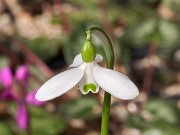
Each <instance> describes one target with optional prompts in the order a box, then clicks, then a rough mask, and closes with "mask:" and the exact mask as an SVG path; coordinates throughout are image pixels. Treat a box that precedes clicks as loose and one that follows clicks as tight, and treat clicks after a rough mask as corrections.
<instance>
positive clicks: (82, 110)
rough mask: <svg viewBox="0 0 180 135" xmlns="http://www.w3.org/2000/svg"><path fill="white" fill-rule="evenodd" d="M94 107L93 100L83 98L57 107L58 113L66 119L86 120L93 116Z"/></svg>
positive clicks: (95, 103) (94, 102)
mask: <svg viewBox="0 0 180 135" xmlns="http://www.w3.org/2000/svg"><path fill="white" fill-rule="evenodd" d="M96 105H97V101H96V100H95V99H93V98H88V97H83V98H79V99H76V100H73V101H69V102H67V103H65V104H63V105H61V106H59V112H60V114H61V115H62V116H63V118H66V119H72V118H87V117H92V116H93V108H94V107H95V106H96Z"/></svg>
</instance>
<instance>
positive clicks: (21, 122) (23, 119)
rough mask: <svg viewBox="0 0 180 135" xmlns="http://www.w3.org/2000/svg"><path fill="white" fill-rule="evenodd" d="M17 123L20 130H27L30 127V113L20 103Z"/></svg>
mask: <svg viewBox="0 0 180 135" xmlns="http://www.w3.org/2000/svg"><path fill="white" fill-rule="evenodd" d="M16 122H17V124H18V127H19V128H20V129H27V125H28V112H27V110H26V107H25V105H24V103H22V102H19V103H18V105H17V114H16Z"/></svg>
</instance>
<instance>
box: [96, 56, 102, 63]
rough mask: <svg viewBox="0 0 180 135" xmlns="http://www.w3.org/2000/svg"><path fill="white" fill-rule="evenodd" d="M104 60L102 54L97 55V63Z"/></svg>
mask: <svg viewBox="0 0 180 135" xmlns="http://www.w3.org/2000/svg"><path fill="white" fill-rule="evenodd" d="M102 60H103V57H102V56H101V55H100V54H96V58H95V61H96V62H101V61H102Z"/></svg>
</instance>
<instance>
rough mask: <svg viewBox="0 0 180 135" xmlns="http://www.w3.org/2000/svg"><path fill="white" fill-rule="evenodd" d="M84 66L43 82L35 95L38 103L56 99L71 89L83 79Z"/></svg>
mask: <svg viewBox="0 0 180 135" xmlns="http://www.w3.org/2000/svg"><path fill="white" fill-rule="evenodd" d="M84 69H85V64H82V65H81V66H79V67H78V68H73V69H70V70H67V71H64V72H62V73H60V74H58V75H56V76H54V77H53V78H51V79H50V80H48V81H47V82H45V83H44V84H43V85H42V86H41V87H40V89H39V90H38V92H37V93H36V95H35V98H36V99H37V100H39V101H46V100H50V99H53V98H56V97H58V96H60V95H62V94H64V93H65V92H67V91H68V90H70V89H71V88H73V87H74V86H75V85H76V84H77V83H78V82H79V81H80V80H81V78H82V77H83V74H84Z"/></svg>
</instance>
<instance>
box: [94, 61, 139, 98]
mask: <svg viewBox="0 0 180 135" xmlns="http://www.w3.org/2000/svg"><path fill="white" fill-rule="evenodd" d="M93 76H94V79H95V81H96V82H97V84H98V85H99V86H100V87H101V88H102V89H104V90H105V91H107V92H108V93H110V94H112V95H113V96H114V97H117V98H119V99H124V100H128V99H134V98H136V97H137V96H138V95H139V91H138V89H137V87H136V85H135V84H134V83H133V82H132V81H131V80H130V79H129V78H128V77H127V76H125V75H123V74H121V73H119V72H117V71H114V70H110V69H106V68H102V67H100V66H99V65H97V64H96V63H94V66H93Z"/></svg>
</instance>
